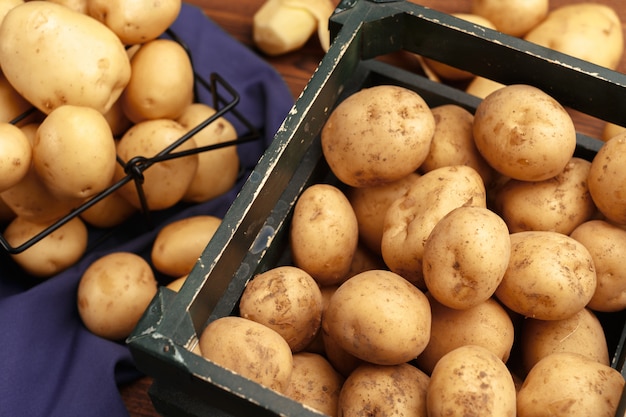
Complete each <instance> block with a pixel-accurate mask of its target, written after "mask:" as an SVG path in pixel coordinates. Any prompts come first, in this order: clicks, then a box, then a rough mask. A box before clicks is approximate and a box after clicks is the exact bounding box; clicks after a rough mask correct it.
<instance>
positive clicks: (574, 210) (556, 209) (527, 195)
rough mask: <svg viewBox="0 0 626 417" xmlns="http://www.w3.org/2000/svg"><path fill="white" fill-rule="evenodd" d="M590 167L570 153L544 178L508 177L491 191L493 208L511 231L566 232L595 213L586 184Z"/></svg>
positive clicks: (569, 231) (583, 160)
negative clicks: (560, 167) (561, 165)
mask: <svg viewBox="0 0 626 417" xmlns="http://www.w3.org/2000/svg"><path fill="white" fill-rule="evenodd" d="M590 169H591V162H589V161H587V160H585V159H581V158H576V157H574V158H572V159H571V160H570V162H569V163H568V164H567V165H566V166H565V168H564V169H563V171H562V172H561V173H559V174H557V175H556V176H555V177H552V178H549V179H547V180H543V181H520V180H515V179H512V180H510V181H508V182H507V183H506V184H505V185H504V186H503V187H501V188H500V189H499V190H498V191H497V192H496V193H495V194H496V195H495V197H494V198H495V208H494V210H495V211H496V212H497V213H498V214H499V215H500V216H502V218H503V219H504V221H505V222H506V224H507V225H508V226H509V230H510V231H511V233H515V232H522V231H527V230H548V231H554V232H559V233H564V234H566V235H567V234H569V233H571V231H572V230H574V229H575V228H576V226H578V225H579V224H581V223H583V222H585V221H587V220H589V219H590V218H591V217H592V216H593V215H594V214H595V213H596V206H595V204H594V202H593V200H592V199H591V194H590V193H589V187H588V185H587V177H588V175H589V171H590Z"/></svg>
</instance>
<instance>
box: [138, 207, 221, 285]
mask: <svg viewBox="0 0 626 417" xmlns="http://www.w3.org/2000/svg"><path fill="white" fill-rule="evenodd" d="M221 223H222V219H220V218H219V217H216V216H211V215H208V214H199V215H195V216H191V217H186V218H183V219H180V220H175V221H173V222H171V223H169V224H167V225H165V226H164V227H163V228H162V229H161V230H159V232H158V233H157V236H156V238H155V239H154V243H153V244H152V251H151V252H150V259H151V260H152V265H154V268H155V269H156V270H157V271H159V272H161V273H162V274H165V275H169V276H171V277H179V276H181V275H186V274H188V273H189V272H191V269H192V268H193V267H194V265H195V264H196V262H198V258H200V255H202V252H203V251H204V249H205V248H206V246H207V244H208V243H209V240H211V238H212V237H213V235H214V234H215V231H216V230H217V228H218V227H219V225H220V224H221Z"/></svg>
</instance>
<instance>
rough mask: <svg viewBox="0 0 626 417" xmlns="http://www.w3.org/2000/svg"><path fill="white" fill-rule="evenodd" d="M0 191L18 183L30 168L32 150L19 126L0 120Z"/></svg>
mask: <svg viewBox="0 0 626 417" xmlns="http://www.w3.org/2000/svg"><path fill="white" fill-rule="evenodd" d="M0 137H1V138H2V141H0V193H1V192H2V191H5V190H7V189H9V188H11V187H13V186H14V185H15V184H17V183H19V182H20V181H21V180H22V179H23V178H24V177H25V176H26V175H27V174H28V170H29V169H30V163H31V160H32V156H33V150H32V147H31V144H30V141H29V140H28V138H27V137H26V134H25V133H24V132H23V131H22V130H20V128H19V127H17V126H15V125H12V124H10V123H4V122H0Z"/></svg>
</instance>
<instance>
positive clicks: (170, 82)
mask: <svg viewBox="0 0 626 417" xmlns="http://www.w3.org/2000/svg"><path fill="white" fill-rule="evenodd" d="M130 64H131V69H132V72H131V76H130V81H129V82H128V85H127V86H126V88H125V89H124V92H123V93H122V96H121V97H120V100H121V101H122V102H121V105H122V109H123V110H124V113H125V114H126V116H127V117H128V118H129V119H130V120H131V121H132V122H134V123H139V122H141V121H144V120H154V119H173V120H175V119H176V118H177V117H179V116H180V115H181V114H182V113H183V111H184V110H185V108H187V106H189V105H190V104H191V103H192V102H193V99H194V91H193V86H194V73H193V67H192V63H191V59H190V58H189V55H188V53H187V51H186V50H185V49H184V48H183V46H182V45H181V44H179V43H178V42H176V41H173V40H170V39H154V40H152V41H149V42H147V43H144V44H142V45H141V47H140V48H139V49H138V50H137V52H135V54H134V55H133V57H132V59H131V61H130ZM163 74H167V77H165V76H163Z"/></svg>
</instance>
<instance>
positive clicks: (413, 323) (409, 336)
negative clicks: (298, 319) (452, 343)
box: [322, 270, 431, 365]
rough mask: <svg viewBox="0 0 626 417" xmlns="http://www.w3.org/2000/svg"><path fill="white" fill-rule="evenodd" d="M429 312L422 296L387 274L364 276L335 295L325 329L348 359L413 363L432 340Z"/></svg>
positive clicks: (356, 276) (376, 272)
mask: <svg viewBox="0 0 626 417" xmlns="http://www.w3.org/2000/svg"><path fill="white" fill-rule="evenodd" d="M430 323H431V312H430V305H429V304H428V300H427V299H426V296H425V295H424V293H422V292H421V291H420V290H419V289H418V288H416V287H415V286H413V285H412V284H411V283H409V282H408V281H407V280H405V279H404V278H402V277H401V276H399V275H397V274H395V273H393V272H390V271H385V270H371V271H366V272H362V273H360V274H358V275H355V276H353V277H352V278H349V279H348V280H347V281H345V282H344V283H343V284H341V286H339V288H337V290H336V291H335V293H334V294H333V295H332V297H331V298H330V301H329V303H328V306H327V307H326V311H325V312H324V316H323V318H322V328H323V330H324V332H325V333H327V334H328V335H329V336H330V337H331V338H332V339H333V340H334V341H335V342H337V344H338V345H339V346H340V347H341V348H343V349H344V350H346V351H347V352H348V353H350V354H352V355H354V356H356V357H357V358H359V359H362V360H364V361H367V362H370V363H375V364H379V365H396V364H400V363H403V362H408V361H410V360H412V359H415V358H416V357H417V355H419V354H420V353H421V352H422V351H423V350H424V348H425V347H426V344H427V343H428V339H429V338H430Z"/></svg>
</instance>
